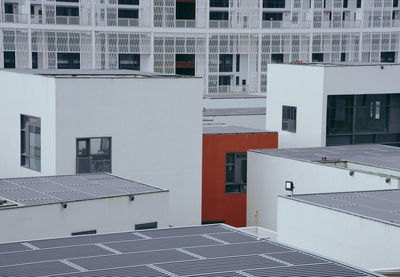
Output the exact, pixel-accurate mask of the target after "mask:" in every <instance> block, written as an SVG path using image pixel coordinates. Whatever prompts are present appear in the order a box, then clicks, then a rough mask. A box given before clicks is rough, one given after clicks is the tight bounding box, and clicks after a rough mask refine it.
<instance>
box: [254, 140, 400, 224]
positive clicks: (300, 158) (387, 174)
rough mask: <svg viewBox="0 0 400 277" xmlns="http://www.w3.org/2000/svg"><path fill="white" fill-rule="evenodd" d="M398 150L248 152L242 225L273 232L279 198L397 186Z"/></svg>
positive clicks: (399, 181)
mask: <svg viewBox="0 0 400 277" xmlns="http://www.w3.org/2000/svg"><path fill="white" fill-rule="evenodd" d="M399 164H400V148H398V147H393V146H384V145H348V146H335V147H323V148H296V149H263V150H250V151H248V154H247V226H260V227H263V228H266V229H269V230H272V231H276V230H277V205H278V196H279V195H285V194H289V193H290V192H289V191H286V190H285V182H286V181H291V182H293V183H294V186H295V189H294V194H302V193H324V192H343V191H366V190H385V189H397V188H400V167H399Z"/></svg>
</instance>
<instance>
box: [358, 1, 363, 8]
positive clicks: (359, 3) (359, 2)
mask: <svg viewBox="0 0 400 277" xmlns="http://www.w3.org/2000/svg"><path fill="white" fill-rule="evenodd" d="M361 2H362V0H357V8H361Z"/></svg>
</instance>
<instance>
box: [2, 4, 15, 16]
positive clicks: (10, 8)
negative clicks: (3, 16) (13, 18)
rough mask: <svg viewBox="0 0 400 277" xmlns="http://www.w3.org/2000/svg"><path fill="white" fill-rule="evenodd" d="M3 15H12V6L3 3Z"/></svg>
mask: <svg viewBox="0 0 400 277" xmlns="http://www.w3.org/2000/svg"><path fill="white" fill-rule="evenodd" d="M4 13H11V14H13V13H14V4H12V3H4Z"/></svg>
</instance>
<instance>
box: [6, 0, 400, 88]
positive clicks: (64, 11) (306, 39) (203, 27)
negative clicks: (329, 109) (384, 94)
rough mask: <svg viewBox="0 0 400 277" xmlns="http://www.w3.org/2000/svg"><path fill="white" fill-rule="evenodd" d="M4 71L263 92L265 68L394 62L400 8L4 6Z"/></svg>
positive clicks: (313, 3)
mask: <svg viewBox="0 0 400 277" xmlns="http://www.w3.org/2000/svg"><path fill="white" fill-rule="evenodd" d="M0 3H1V5H0V53H1V55H0V68H2V67H6V68H14V67H15V68H43V69H57V68H75V69H77V68H80V69H133V70H138V69H140V70H142V71H150V72H152V71H154V72H159V73H168V74H187V75H196V76H199V77H204V82H205V86H204V92H205V93H206V94H215V93H261V94H262V93H266V90H267V64H269V63H296V62H297V63H301V62H398V61H399V55H398V51H399V47H400V46H399V45H400V43H399V36H400V7H399V3H398V0H363V1H361V0H118V1H117V0H104V1H94V0H64V1H62V0H56V1H54V0H1V1H0Z"/></svg>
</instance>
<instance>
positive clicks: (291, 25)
mask: <svg viewBox="0 0 400 277" xmlns="http://www.w3.org/2000/svg"><path fill="white" fill-rule="evenodd" d="M262 27H263V29H302V28H311V21H309V20H307V21H297V22H293V21H281V20H264V21H263V22H262Z"/></svg>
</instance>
